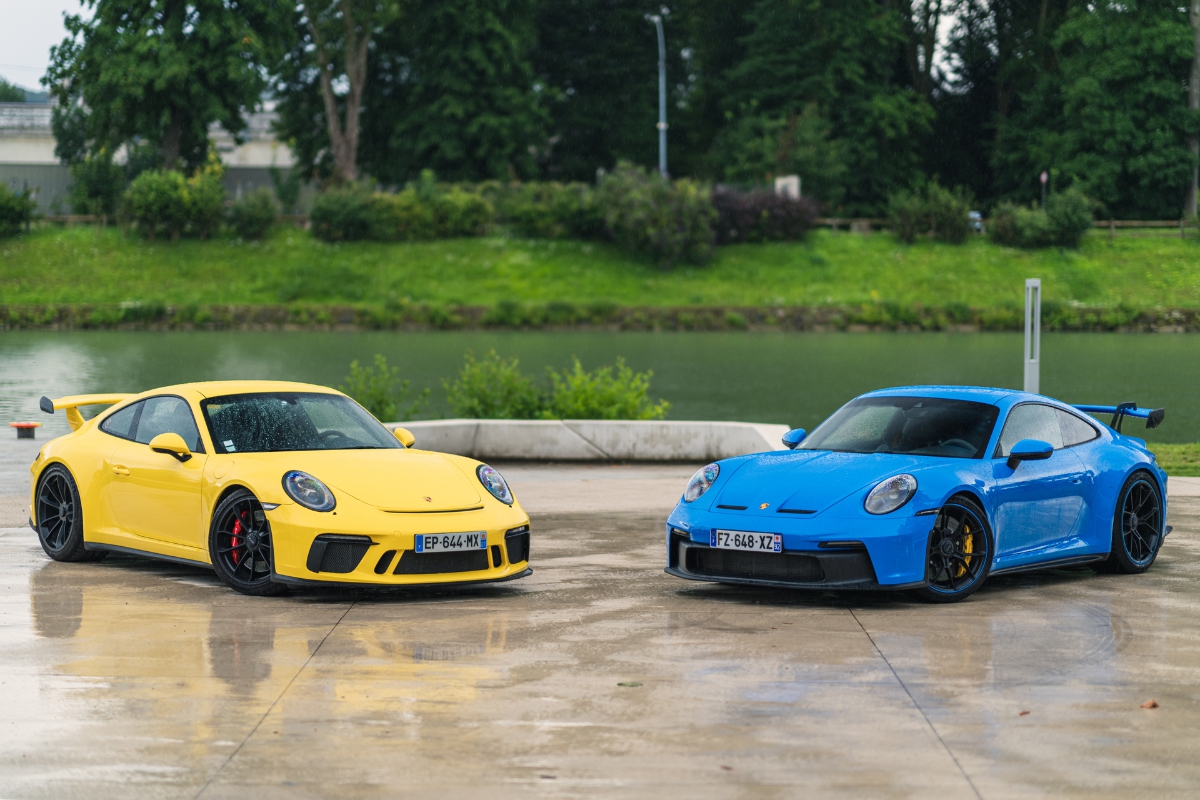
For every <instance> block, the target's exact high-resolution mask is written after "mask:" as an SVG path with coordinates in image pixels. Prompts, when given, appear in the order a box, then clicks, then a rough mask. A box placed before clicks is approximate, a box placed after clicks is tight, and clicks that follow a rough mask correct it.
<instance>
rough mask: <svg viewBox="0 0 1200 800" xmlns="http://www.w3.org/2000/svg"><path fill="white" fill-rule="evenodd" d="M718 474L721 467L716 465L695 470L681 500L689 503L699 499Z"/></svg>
mask: <svg viewBox="0 0 1200 800" xmlns="http://www.w3.org/2000/svg"><path fill="white" fill-rule="evenodd" d="M720 474H721V467H720V466H718V465H716V464H709V465H708V466H707V467H701V468H700V469H698V470H696V474H695V475H693V476H692V479H691V480H690V481H688V485H687V488H686V489H684V491H683V499H684V500H685V501H687V502H689V503H690V502H692V501H693V500H696V499H699V497H700V495H702V494H704V493H705V492H707V491H708V487H710V486H712V485H713V481H715V480H716V479H717V476H718V475H720Z"/></svg>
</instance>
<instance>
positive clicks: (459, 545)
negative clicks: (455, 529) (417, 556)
mask: <svg viewBox="0 0 1200 800" xmlns="http://www.w3.org/2000/svg"><path fill="white" fill-rule="evenodd" d="M416 545H417V546H416V547H415V548H414V549H415V550H416V551H417V552H418V553H448V552H450V551H452V550H487V534H486V533H483V532H482V531H480V532H478V533H418V534H417V542H416Z"/></svg>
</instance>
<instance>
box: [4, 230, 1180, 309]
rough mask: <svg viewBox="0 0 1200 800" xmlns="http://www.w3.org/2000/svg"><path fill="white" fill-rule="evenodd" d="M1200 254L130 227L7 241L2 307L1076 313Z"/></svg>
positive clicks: (875, 239)
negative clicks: (696, 252) (1029, 305)
mask: <svg viewBox="0 0 1200 800" xmlns="http://www.w3.org/2000/svg"><path fill="white" fill-rule="evenodd" d="M1197 267H1200V244H1198V243H1197V242H1196V241H1195V240H1187V241H1183V240H1179V239H1173V238H1145V239H1137V238H1117V239H1115V240H1110V239H1109V238H1108V236H1107V234H1106V233H1096V234H1093V235H1090V236H1089V237H1088V238H1087V239H1086V240H1085V242H1084V245H1083V247H1082V248H1081V249H1080V250H1079V251H1078V252H1070V251H1068V252H1062V251H1059V250H1057V249H1054V250H1042V251H1034V252H1029V251H1020V250H1011V249H1006V248H1000V247H996V246H994V245H991V244H989V243H987V242H985V241H979V240H976V241H972V242H971V243H969V244H967V245H964V246H959V247H954V246H950V245H944V244H936V243H922V244H917V245H913V246H904V245H901V244H898V243H897V242H896V241H895V240H894V239H893V238H892V237H891V236H890V235H888V234H874V235H870V236H860V235H856V234H846V233H829V232H827V231H817V232H815V233H814V234H813V235H812V236H811V237H810V238H809V240H808V241H806V242H804V243H801V244H765V245H740V246H736V247H727V248H722V249H720V250H719V251H718V255H717V257H716V259H715V260H714V261H713V262H712V263H711V264H709V265H708V266H705V267H687V268H681V269H676V270H674V271H671V272H664V271H661V270H659V269H657V268H656V267H655V266H654V265H652V264H650V263H648V262H646V261H642V260H639V259H636V258H631V257H629V256H627V255H625V254H624V253H622V252H620V251H618V250H617V249H615V248H614V247H612V246H610V245H607V244H602V243H588V242H571V241H563V242H551V241H530V240H518V239H510V238H505V237H502V236H493V237H489V238H483V239H458V240H450V241H439V242H428V243H419V244H381V243H373V242H358V243H352V244H339V245H330V244H325V243H322V242H319V241H316V240H314V239H313V238H311V237H310V236H309V235H308V234H307V233H305V232H303V231H298V230H279V231H277V232H275V233H274V234H273V235H272V236H271V237H270V239H268V240H267V241H264V242H262V243H253V244H250V243H244V242H240V241H237V240H234V239H232V238H228V237H223V238H218V239H216V240H211V241H204V242H201V241H193V240H184V241H178V242H164V241H158V242H146V241H143V240H141V239H137V238H133V237H127V236H125V235H124V234H122V233H121V232H120V230H118V229H115V228H107V229H97V228H91V227H76V228H67V229H62V228H53V227H45V228H41V229H38V230H35V231H34V232H33V233H31V234H29V235H26V236H20V237H17V238H13V239H8V240H4V241H2V242H0V303H4V304H8V305H35V304H47V303H53V304H81V303H88V304H114V303H122V302H125V301H141V302H144V303H155V302H157V303H169V304H187V303H193V304H226V303H228V304H249V305H257V304H281V303H283V304H286V303H294V302H307V303H383V302H386V301H388V300H389V299H392V300H402V299H404V298H408V299H409V300H411V301H413V302H417V303H422V302H423V303H431V304H447V305H454V304H465V305H494V304H495V303H498V302H501V301H514V300H515V301H521V302H527V303H549V302H555V301H562V302H569V303H576V304H588V303H597V302H604V303H612V304H617V305H620V306H676V307H677V306H689V305H705V306H770V305H788V306H812V305H841V304H860V303H871V302H873V301H879V302H888V303H896V304H901V305H905V306H911V305H914V304H924V305H926V306H948V305H951V304H962V305H966V306H970V307H972V308H977V309H987V308H993V307H997V306H1012V305H1015V304H1019V303H1021V302H1023V295H1022V291H1023V290H1022V287H1023V281H1024V279H1025V278H1027V277H1040V278H1041V279H1042V281H1043V287H1044V296H1045V298H1046V299H1047V300H1048V301H1049V300H1055V301H1059V302H1061V303H1082V304H1087V305H1095V306H1115V305H1118V304H1124V305H1125V306H1127V307H1135V308H1139V309H1152V308H1155V307H1164V306H1165V307H1176V308H1200V269H1197Z"/></svg>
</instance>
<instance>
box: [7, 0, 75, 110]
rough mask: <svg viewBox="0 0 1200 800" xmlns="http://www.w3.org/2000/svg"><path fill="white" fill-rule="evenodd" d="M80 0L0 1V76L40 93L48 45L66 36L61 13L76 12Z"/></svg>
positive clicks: (48, 62)
mask: <svg viewBox="0 0 1200 800" xmlns="http://www.w3.org/2000/svg"><path fill="white" fill-rule="evenodd" d="M81 8H82V6H81V5H80V3H79V0H0V20H4V22H3V24H0V77H3V78H4V79H5V80H7V81H8V82H10V83H15V84H17V85H19V86H24V87H25V88H26V89H34V90H36V91H41V90H42V86H41V84H40V83H38V81H39V80H40V79H41V77H42V76H43V75H45V74H46V67H48V66H49V65H50V46H51V45H55V44H58V43H59V42H61V41H62V40H63V38H64V37H66V35H67V31H66V29H65V28H63V12H64V11H67V12H70V13H72V14H77V13H79V11H80V9H81Z"/></svg>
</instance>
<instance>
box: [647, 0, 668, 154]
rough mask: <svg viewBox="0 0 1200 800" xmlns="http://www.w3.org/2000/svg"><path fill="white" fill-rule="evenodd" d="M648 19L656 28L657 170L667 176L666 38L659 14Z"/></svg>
mask: <svg viewBox="0 0 1200 800" xmlns="http://www.w3.org/2000/svg"><path fill="white" fill-rule="evenodd" d="M648 19H649V20H650V21H651V22H653V23H654V27H655V28H656V29H657V30H658V171H659V172H660V173H661V174H662V176H663V177H664V178H665V177H667V40H666V37H665V36H664V35H663V18H662V15H661V14H650V15H648Z"/></svg>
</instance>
